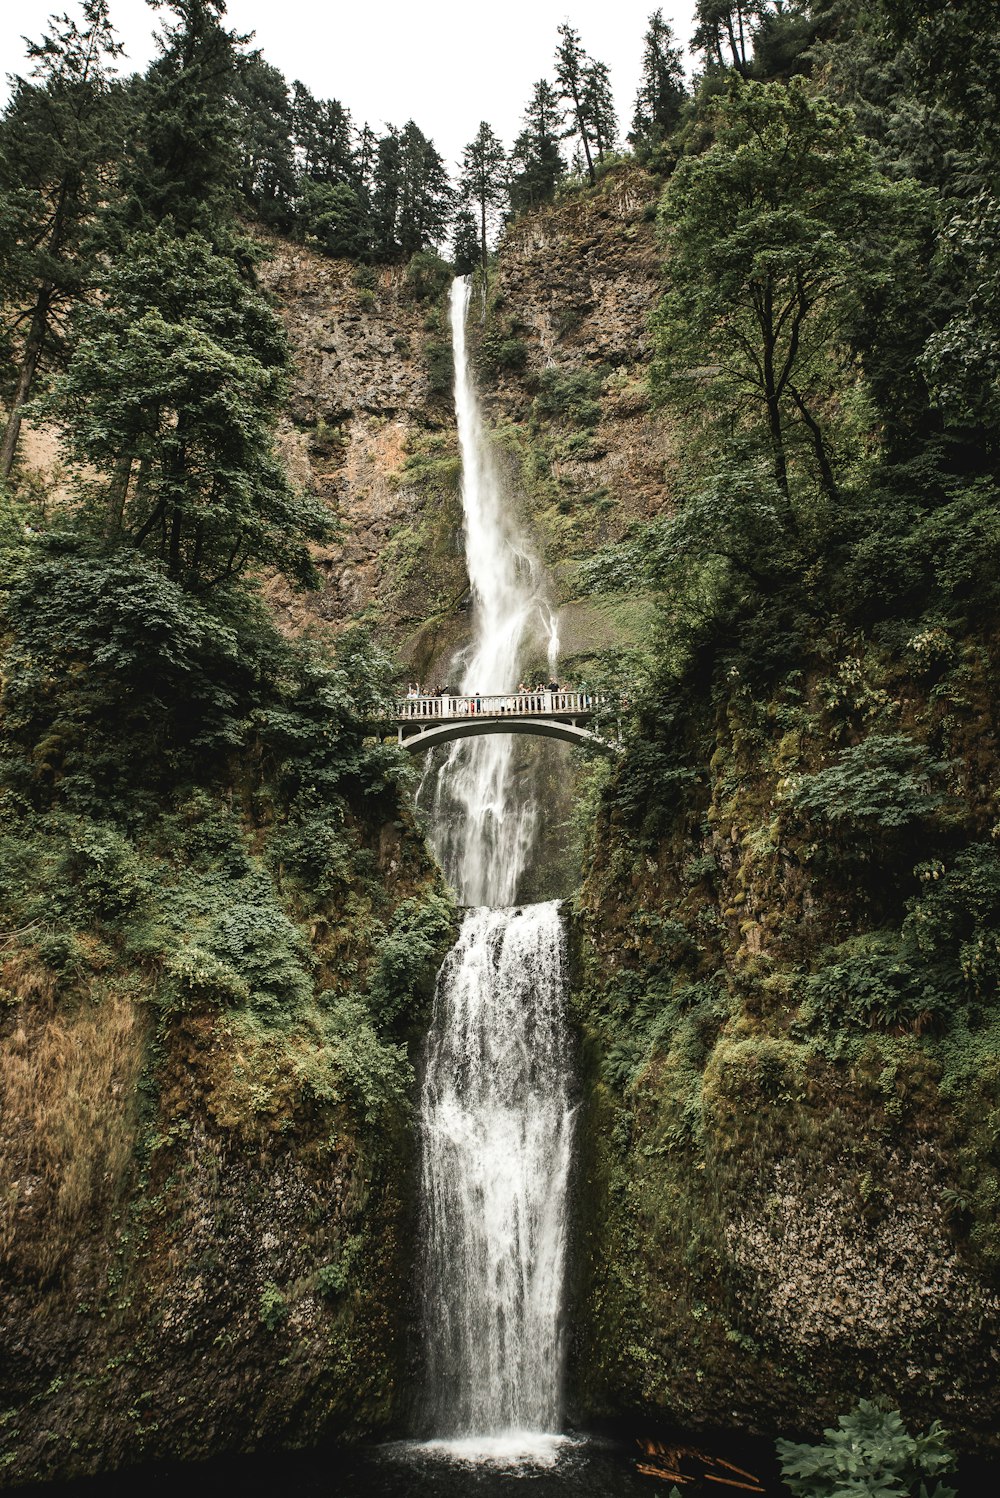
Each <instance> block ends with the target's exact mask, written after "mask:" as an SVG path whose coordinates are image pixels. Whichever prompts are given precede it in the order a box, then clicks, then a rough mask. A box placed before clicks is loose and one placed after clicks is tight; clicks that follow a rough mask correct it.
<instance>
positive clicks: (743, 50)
mask: <svg viewBox="0 0 1000 1498" xmlns="http://www.w3.org/2000/svg"><path fill="white" fill-rule="evenodd" d="M771 9H772V7H771V4H770V0H697V4H696V6H695V16H694V18H695V22H696V25H695V31H694V36H693V37H692V38H691V48H692V51H694V52H700V53H702V55H703V56H704V58H705V61H706V62H707V64H708V65H709V67H718V68H725V67H732V68H735V70H736V72H737V73H739V75H740V77H741V78H749V76H750V66H751V61H752V58H753V41H754V33H755V30H756V28H757V27H758V26H759V25H760V23H761V21H762V20H763V18H764V16H765V15H766V14H767V13H768V12H769V11H770V10H771Z"/></svg>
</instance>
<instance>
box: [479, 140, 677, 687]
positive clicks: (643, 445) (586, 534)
mask: <svg viewBox="0 0 1000 1498" xmlns="http://www.w3.org/2000/svg"><path fill="white" fill-rule="evenodd" d="M656 197H657V185H656V183H655V182H654V181H653V179H651V178H650V177H648V176H646V175H645V174H644V173H643V172H641V171H639V170H637V169H634V168H633V169H629V170H627V171H620V172H618V173H616V174H612V175H610V176H609V177H607V178H606V179H605V180H604V181H603V182H602V184H601V185H600V187H599V189H598V190H597V191H596V192H595V193H593V194H586V195H577V196H571V197H568V198H567V199H566V200H565V201H563V202H560V203H558V204H555V205H553V206H552V207H551V208H547V209H545V210H542V211H540V212H538V213H536V214H533V215H529V216H527V217H525V218H523V219H521V220H519V221H518V222H517V223H516V224H514V225H513V226H512V227H511V229H510V230H508V232H507V234H506V236H505V238H504V241H503V245H502V248H501V251H500V255H499V257H498V264H497V268H496V273H495V276H494V277H493V279H492V280H491V283H490V289H489V294H488V297H487V299H486V306H485V309H484V311H483V314H482V317H481V320H480V321H479V324H478V326H475V325H474V327H473V338H474V340H475V341H476V342H477V343H478V363H479V371H480V379H481V383H482V388H483V395H484V401H485V404H486V408H487V411H488V413H489V416H490V420H491V423H492V426H493V430H494V436H495V441H496V444H497V448H498V450H499V451H500V453H501V454H502V455H503V457H504V459H505V461H506V465H507V471H508V475H509V483H510V489H511V492H512V494H513V495H514V496H516V497H517V499H518V501H519V503H520V505H521V509H522V514H523V517H524V521H525V524H526V527H527V529H528V531H529V534H530V535H531V536H532V537H533V539H534V541H535V543H536V545H537V546H538V549H539V551H540V553H541V555H542V558H543V560H544V562H545V565H546V568H547V570H548V572H549V575H550V577H551V578H552V579H553V584H554V592H555V599H556V602H558V604H559V605H560V634H561V640H562V656H563V661H564V669H565V670H566V671H567V672H569V673H576V672H581V673H583V674H586V673H587V671H588V670H589V669H591V668H592V667H593V665H594V664H595V658H599V657H600V655H601V653H602V652H603V651H605V650H607V649H608V648H613V647H616V646H628V645H632V644H635V643H636V642H637V641H639V640H641V639H643V638H644V637H645V635H646V633H647V631H648V626H649V620H650V609H649V604H648V601H647V600H644V599H642V598H636V597H634V596H632V597H629V598H625V597H620V598H615V597H610V598H609V597H604V598H599V599H598V598H593V597H590V596H588V595H587V593H586V592H585V591H583V590H581V588H580V586H579V582H578V577H577V574H578V570H579V565H580V562H581V561H583V560H585V559H586V558H587V557H589V556H592V555H593V553H594V551H595V550H596V549H597V548H598V547H600V546H602V545H606V544H608V543H609V542H612V541H616V540H619V539H621V538H622V537H623V536H624V535H626V534H627V532H628V530H629V528H630V527H631V526H632V525H634V524H635V523H636V522H637V521H642V520H646V519H649V518H651V517H652V516H654V515H657V514H660V513H662V512H663V511H664V510H667V509H669V507H670V503H671V493H672V490H673V486H674V483H675V481H676V475H677V471H678V466H679V462H680V454H679V453H678V452H677V449H676V443H675V439H674V435H673V433H672V431H671V429H670V427H669V424H667V423H665V422H664V421H663V420H662V419H661V418H660V417H659V416H657V415H655V414H654V413H653V412H652V411H651V409H650V403H649V396H648V391H647V387H646V368H647V364H648V359H649V353H650V343H649V317H650V313H651V312H652V310H653V307H654V305H655V302H656V299H657V296H658V294H659V289H660V275H661V272H660V266H659V259H658V255H657V248H656V239H655V223H654V218H655V207H656Z"/></svg>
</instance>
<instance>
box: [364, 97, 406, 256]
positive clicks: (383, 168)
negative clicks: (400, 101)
mask: <svg viewBox="0 0 1000 1498" xmlns="http://www.w3.org/2000/svg"><path fill="white" fill-rule="evenodd" d="M399 136H400V132H399V131H398V130H397V129H396V127H395V126H394V125H389V126H388V127H387V129H386V133H385V135H383V136H382V137H381V139H380V140H379V142H378V145H377V146H376V148H375V161H374V165H373V167H372V192H371V251H372V254H373V256H374V257H375V259H376V260H392V259H394V258H395V257H396V255H397V254H398V252H399V245H398V243H397V241H396V223H397V219H398V216H399V197H400V189H401V187H402V164H401V155H402V152H401V147H400V141H399Z"/></svg>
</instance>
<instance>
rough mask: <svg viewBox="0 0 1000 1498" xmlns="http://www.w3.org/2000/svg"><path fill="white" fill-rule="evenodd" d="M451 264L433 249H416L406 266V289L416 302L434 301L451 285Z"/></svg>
mask: <svg viewBox="0 0 1000 1498" xmlns="http://www.w3.org/2000/svg"><path fill="white" fill-rule="evenodd" d="M451 280H452V271H451V266H450V265H449V264H448V262H447V261H446V260H442V259H441V256H440V255H436V254H435V253H434V252H433V250H418V251H417V253H416V254H415V255H411V257H410V263H409V265H407V267H406V289H407V291H408V292H409V293H410V295H411V296H412V297H413V299H414V301H416V302H436V301H439V300H440V298H441V297H442V296H443V295H444V293H445V291H446V290H447V288H448V287H449V286H450V285H451Z"/></svg>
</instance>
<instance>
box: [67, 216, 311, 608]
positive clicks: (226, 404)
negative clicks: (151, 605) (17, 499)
mask: <svg viewBox="0 0 1000 1498" xmlns="http://www.w3.org/2000/svg"><path fill="white" fill-rule="evenodd" d="M286 362H287V351H286V346H285V340H284V336H283V333H282V330H281V327H280V324H279V323H278V321H277V319H276V318H275V316H274V314H273V313H272V312H271V311H270V309H269V308H268V307H267V305H266V303H265V302H264V301H263V299H262V298H261V297H260V296H259V295H258V294H257V293H256V292H254V291H253V290H251V289H250V288H249V287H248V286H247V285H246V283H245V281H244V280H243V279H242V278H241V277H240V275H239V273H238V271H237V269H236V267H235V266H234V264H233V262H232V261H231V260H230V259H229V258H227V257H225V256H222V255H219V254H216V253H214V252H213V250H212V248H211V246H210V245H209V244H208V242H207V241H206V240H204V239H203V238H202V237H201V236H200V235H198V234H194V233H192V234H190V235H188V236H187V237H186V238H185V239H177V238H175V237H174V236H172V235H171V234H170V233H169V232H168V231H167V230H166V229H164V228H161V229H159V230H157V231H155V232H154V233H153V234H151V235H141V236H137V237H136V238H135V239H134V240H133V241H131V242H130V244H129V245H128V248H127V253H126V254H124V255H122V256H121V258H120V259H118V260H117V261H116V262H115V264H114V266H113V267H112V269H111V270H110V272H109V274H108V276H107V278H106V280H105V282H104V283H103V285H102V286H101V296H100V298H99V300H97V301H96V302H95V304H94V305H91V306H85V307H82V308H81V309H80V310H79V313H78V317H77V346H76V351H75V354H74V356H73V358H72V360H71V362H70V364H69V367H68V369H67V371H66V373H65V375H63V376H62V377H61V378H60V379H59V380H58V381H57V382H56V384H55V385H54V387H53V390H52V392H51V394H50V396H49V398H48V400H47V403H46V407H45V409H46V412H47V414H48V416H49V417H50V418H51V419H53V420H55V421H57V422H58V423H59V425H60V426H61V427H62V430H63V432H64V435H65V445H66V448H67V451H68V453H69V455H70V457H71V459H72V460H73V461H74V462H75V463H76V464H78V465H81V466H85V467H87V468H90V469H92V470H95V471H96V472H97V473H98V474H99V475H102V477H100V478H99V479H97V480H93V479H90V480H81V482H82V484H83V491H82V492H83V495H84V514H85V516H86V517H87V519H88V523H89V524H90V526H92V527H93V528H95V529H99V530H101V531H103V533H104V536H105V537H106V539H107V541H108V542H109V543H111V544H116V545H128V546H131V547H134V548H136V549H139V550H141V551H144V552H146V553H147V554H149V555H151V556H153V557H155V558H156V559H157V560H158V561H159V562H160V563H161V564H162V565H163V566H164V568H165V569H166V572H167V575H168V576H169V577H170V578H171V579H173V580H175V581H177V582H179V583H181V584H182V585H183V586H184V587H186V588H188V589H190V590H195V591H198V590H204V589H206V588H211V587H213V586H217V585H218V584H220V583H222V582H225V581H227V580H228V579H231V578H234V577H238V576H240V575H241V574H242V573H244V572H245V571H246V570H247V569H248V568H252V567H274V568H278V569H279V570H281V571H283V572H285V573H286V574H287V575H289V576H290V577H292V578H293V579H294V580H295V581H296V582H298V583H299V584H302V585H310V584H311V583H312V581H313V577H314V574H313V569H312V564H311V561H310V558H309V552H308V547H307V541H308V540H309V539H310V538H315V537H319V536H320V535H322V534H323V533H324V529H325V523H324V518H323V512H322V511H321V509H320V508H319V507H318V506H316V505H313V504H312V503H310V502H308V501H306V500H305V499H304V498H302V497H300V496H299V495H297V494H296V493H295V492H293V490H292V489H291V488H290V486H289V483H288V479H287V477H286V475H285V472H284V469H283V468H282V465H281V463H280V462H279V460H278V458H277V456H276V454H275V451H274V445H273V442H274V428H275V423H276V420H277V415H278V411H279V409H280V406H281V401H282V397H283V395H284V390H285V368H286Z"/></svg>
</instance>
